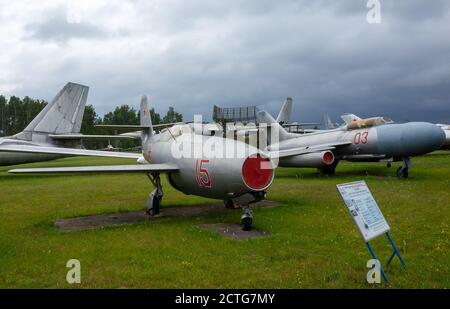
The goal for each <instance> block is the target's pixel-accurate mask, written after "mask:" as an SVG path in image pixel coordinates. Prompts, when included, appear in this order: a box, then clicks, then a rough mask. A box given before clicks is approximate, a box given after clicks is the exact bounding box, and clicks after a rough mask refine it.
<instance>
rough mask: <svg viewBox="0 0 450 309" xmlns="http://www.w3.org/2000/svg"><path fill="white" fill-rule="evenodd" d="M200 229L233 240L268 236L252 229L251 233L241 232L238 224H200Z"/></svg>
mask: <svg viewBox="0 0 450 309" xmlns="http://www.w3.org/2000/svg"><path fill="white" fill-rule="evenodd" d="M200 227H202V228H205V229H208V230H213V231H216V232H218V233H219V234H221V235H223V236H225V237H226V238H230V239H234V240H244V239H253V238H260V237H264V236H267V235H269V232H266V231H259V230H255V229H252V230H251V231H244V230H242V226H240V225H239V224H232V223H212V224H202V225H200Z"/></svg>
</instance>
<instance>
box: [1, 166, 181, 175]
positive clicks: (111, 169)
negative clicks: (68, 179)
mask: <svg viewBox="0 0 450 309" xmlns="http://www.w3.org/2000/svg"><path fill="white" fill-rule="evenodd" d="M176 170H178V167H177V166H176V165H174V164H169V163H164V164H139V165H105V166H75V167H49V168H18V169H14V170H9V171H8V173H13V174H47V173H48V174H53V173H148V172H170V171H176Z"/></svg>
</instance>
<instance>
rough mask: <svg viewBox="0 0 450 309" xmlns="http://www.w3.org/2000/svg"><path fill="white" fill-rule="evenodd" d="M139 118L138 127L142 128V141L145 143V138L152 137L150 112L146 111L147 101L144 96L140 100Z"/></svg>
mask: <svg viewBox="0 0 450 309" xmlns="http://www.w3.org/2000/svg"><path fill="white" fill-rule="evenodd" d="M140 116H141V123H140V126H141V127H142V141H145V140H146V139H147V138H149V137H150V136H152V135H153V125H152V117H151V115H150V111H149V110H148V99H147V96H145V95H144V96H142V98H141V110H140Z"/></svg>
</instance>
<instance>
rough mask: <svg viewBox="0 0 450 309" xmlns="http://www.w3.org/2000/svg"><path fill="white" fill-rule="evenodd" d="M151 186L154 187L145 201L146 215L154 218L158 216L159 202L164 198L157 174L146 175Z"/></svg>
mask: <svg viewBox="0 0 450 309" xmlns="http://www.w3.org/2000/svg"><path fill="white" fill-rule="evenodd" d="M147 176H148V178H149V179H150V181H151V182H152V184H153V185H154V186H155V187H156V188H155V190H153V191H152V192H151V193H150V194H149V195H148V199H147V211H146V212H147V214H149V215H150V216H152V217H153V216H155V215H157V214H159V209H160V206H161V200H162V198H163V196H164V192H163V190H162V186H161V178H160V177H159V173H151V174H148V175H147Z"/></svg>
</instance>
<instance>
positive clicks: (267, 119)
mask: <svg viewBox="0 0 450 309" xmlns="http://www.w3.org/2000/svg"><path fill="white" fill-rule="evenodd" d="M256 116H257V118H258V123H259V125H262V124H265V125H267V126H268V127H270V128H271V130H273V129H275V130H277V131H278V134H279V136H278V139H279V140H280V141H283V140H286V139H289V138H291V137H290V135H291V134H290V133H289V132H287V131H286V130H285V129H284V128H283V127H282V126H281V125H280V124H279V123H278V122H277V121H276V120H275V119H273V117H272V115H270V114H269V113H268V112H266V111H259V112H258V113H257V115H256ZM272 143H273V141H272Z"/></svg>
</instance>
